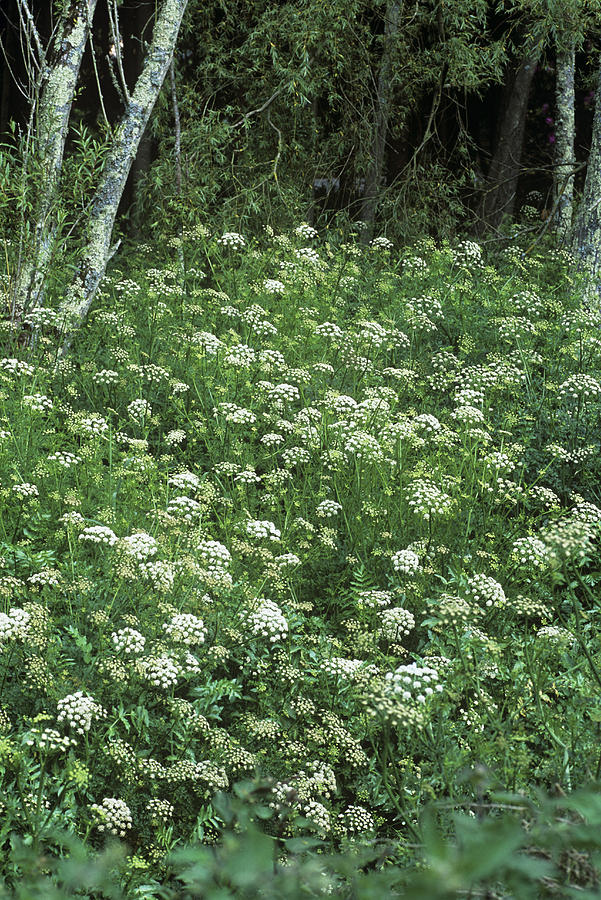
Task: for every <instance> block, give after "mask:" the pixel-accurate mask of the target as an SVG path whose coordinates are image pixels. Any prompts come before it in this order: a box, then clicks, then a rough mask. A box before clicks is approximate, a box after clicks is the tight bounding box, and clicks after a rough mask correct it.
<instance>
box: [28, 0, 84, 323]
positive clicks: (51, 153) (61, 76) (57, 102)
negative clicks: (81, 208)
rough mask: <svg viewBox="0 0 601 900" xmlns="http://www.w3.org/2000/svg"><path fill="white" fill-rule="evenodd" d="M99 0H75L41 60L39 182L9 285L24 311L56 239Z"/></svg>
mask: <svg viewBox="0 0 601 900" xmlns="http://www.w3.org/2000/svg"><path fill="white" fill-rule="evenodd" d="M96 2H97V0H73V2H72V3H71V4H69V6H68V8H67V9H65V11H64V12H63V15H62V18H61V20H60V21H59V22H58V23H57V27H56V29H55V37H54V40H53V41H52V43H51V45H50V46H49V47H48V48H47V50H46V52H45V56H44V59H43V60H41V61H40V62H41V65H42V69H41V73H40V76H39V84H38V85H37V88H38V96H37V101H36V107H37V108H36V109H35V110H34V119H33V121H34V124H35V134H34V138H33V139H34V147H33V150H34V152H33V158H34V160H35V165H36V168H37V171H38V172H39V178H40V184H39V188H38V191H37V198H38V199H37V202H36V205H35V207H34V210H33V220H34V221H33V227H32V229H31V233H32V239H31V241H30V243H29V244H28V245H27V246H26V247H24V252H23V254H22V258H21V261H20V265H19V270H18V272H17V277H16V279H15V285H14V289H13V308H14V310H15V312H17V313H22V312H24V311H25V310H27V309H28V308H29V307H31V306H33V305H36V304H39V303H40V301H41V299H42V293H43V289H44V284H45V279H46V274H47V271H48V265H49V263H50V257H51V254H52V250H53V245H54V240H55V238H56V229H57V217H56V201H57V196H58V189H59V185H60V178H61V170H62V165H63V155H64V150H65V141H66V139H67V132H68V128H69V116H70V114H71V106H72V103H73V98H74V96H75V88H76V85H77V79H78V77H79V69H80V67H81V60H82V57H83V53H84V50H85V47H86V42H87V40H88V37H89V32H90V27H91V22H92V18H93V16H94V10H95V8H96Z"/></svg>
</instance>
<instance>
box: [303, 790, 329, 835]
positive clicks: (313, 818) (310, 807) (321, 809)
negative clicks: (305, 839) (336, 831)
mask: <svg viewBox="0 0 601 900" xmlns="http://www.w3.org/2000/svg"><path fill="white" fill-rule="evenodd" d="M298 811H299V813H300V814H301V816H303V818H305V819H307V820H308V821H309V822H311V824H312V825H313V826H314V828H315V830H316V831H317V833H318V834H319V835H320V836H321V837H325V836H326V834H327V833H328V831H329V830H330V813H329V812H328V810H327V809H326V808H325V806H324V805H323V803H320V802H319V800H313V799H310V800H306V801H305V802H304V803H300V804H299V806H298Z"/></svg>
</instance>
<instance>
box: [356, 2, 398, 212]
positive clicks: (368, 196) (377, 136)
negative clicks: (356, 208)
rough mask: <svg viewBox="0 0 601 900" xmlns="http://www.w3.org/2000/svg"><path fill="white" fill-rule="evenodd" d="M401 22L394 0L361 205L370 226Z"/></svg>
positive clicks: (381, 165) (389, 9) (381, 166)
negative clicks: (395, 49)
mask: <svg viewBox="0 0 601 900" xmlns="http://www.w3.org/2000/svg"><path fill="white" fill-rule="evenodd" d="M400 20H401V5H400V3H399V2H397V0H391V2H389V3H388V4H387V6H386V23H385V31H384V45H383V48H382V58H381V61H380V70H379V73H378V85H377V92H376V99H375V115H374V132H373V140H372V146H371V158H370V165H369V168H368V170H367V174H366V177H365V196H364V199H363V203H362V205H361V214H360V219H362V220H363V221H364V222H366V223H367V225H369V226H370V227H371V226H373V223H374V221H375V218H376V211H377V208H378V200H379V194H380V187H381V183H382V174H383V171H384V157H385V153H386V136H387V134H388V123H389V121H390V112H391V106H392V74H393V73H392V50H393V47H394V44H395V41H396V40H397V37H398V33H399V27H400Z"/></svg>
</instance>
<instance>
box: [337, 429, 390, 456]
mask: <svg viewBox="0 0 601 900" xmlns="http://www.w3.org/2000/svg"><path fill="white" fill-rule="evenodd" d="M344 452H345V453H346V455H347V457H348V458H349V459H357V460H365V461H367V462H377V461H379V460H381V459H383V457H384V454H383V452H382V448H381V447H380V444H379V443H378V440H377V438H375V437H374V436H373V435H371V434H369V433H368V432H367V431H360V430H359V429H357V431H353V432H351V434H350V436H349V437H348V438H347V440H346V441H345V444H344Z"/></svg>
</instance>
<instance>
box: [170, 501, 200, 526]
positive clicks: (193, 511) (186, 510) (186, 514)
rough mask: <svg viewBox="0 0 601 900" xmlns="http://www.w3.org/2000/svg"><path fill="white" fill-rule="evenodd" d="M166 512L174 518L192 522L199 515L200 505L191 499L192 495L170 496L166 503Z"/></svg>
mask: <svg viewBox="0 0 601 900" xmlns="http://www.w3.org/2000/svg"><path fill="white" fill-rule="evenodd" d="M167 512H168V513H169V515H170V516H173V517H174V518H175V519H182V520H183V521H184V522H193V521H194V520H195V519H197V518H198V517H199V516H200V514H201V512H202V506H201V505H200V503H199V502H198V501H197V500H193V499H192V497H172V498H171V500H170V501H169V503H168V504H167Z"/></svg>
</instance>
